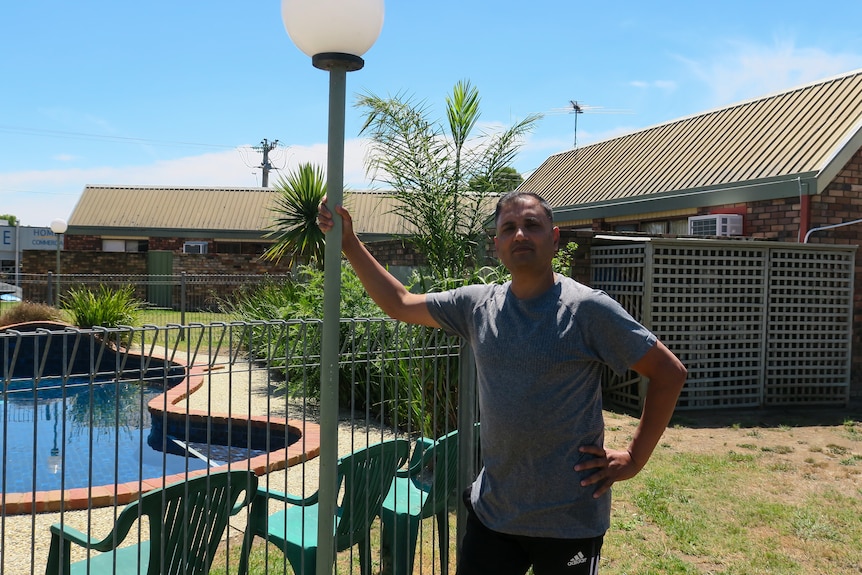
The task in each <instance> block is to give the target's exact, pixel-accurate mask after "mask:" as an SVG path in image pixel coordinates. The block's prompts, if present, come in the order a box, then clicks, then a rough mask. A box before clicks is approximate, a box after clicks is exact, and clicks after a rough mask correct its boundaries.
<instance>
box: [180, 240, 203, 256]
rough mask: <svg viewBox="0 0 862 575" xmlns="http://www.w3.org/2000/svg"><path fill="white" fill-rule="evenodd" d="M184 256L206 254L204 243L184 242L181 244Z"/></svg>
mask: <svg viewBox="0 0 862 575" xmlns="http://www.w3.org/2000/svg"><path fill="white" fill-rule="evenodd" d="M183 253H184V254H205V253H207V243H206V242H185V243H184V244H183Z"/></svg>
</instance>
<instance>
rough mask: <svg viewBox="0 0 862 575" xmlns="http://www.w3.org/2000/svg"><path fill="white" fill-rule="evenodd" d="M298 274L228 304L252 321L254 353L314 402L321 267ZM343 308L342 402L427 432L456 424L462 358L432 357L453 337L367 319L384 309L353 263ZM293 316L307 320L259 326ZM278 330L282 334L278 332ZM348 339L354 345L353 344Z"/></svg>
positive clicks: (346, 272) (291, 389) (345, 273)
mask: <svg viewBox="0 0 862 575" xmlns="http://www.w3.org/2000/svg"><path fill="white" fill-rule="evenodd" d="M298 277H300V278H301V280H291V281H287V282H281V283H278V284H275V283H270V284H266V285H264V286H261V287H258V288H252V289H250V290H248V291H246V292H244V293H241V294H240V295H239V296H238V297H236V298H235V299H234V300H233V301H231V302H225V305H224V307H225V311H227V312H229V313H231V314H233V315H236V316H237V317H238V318H239V319H241V320H243V321H245V322H248V323H249V332H248V335H247V337H246V338H245V344H246V346H247V349H248V351H249V354H250V355H251V356H252V357H253V358H254V359H256V360H259V361H265V362H266V363H267V365H268V366H269V367H270V368H274V369H276V370H278V371H279V372H280V373H282V374H283V376H284V378H285V384H284V387H285V388H286V389H287V391H288V393H290V394H291V395H293V396H299V395H304V396H305V397H306V398H307V399H312V400H317V399H319V397H320V368H319V366H318V365H316V364H315V362H316V359H315V358H318V357H319V356H320V345H321V341H320V340H321V322H320V321H319V318H320V317H322V315H323V272H322V271H321V270H319V269H315V268H312V267H305V268H302V269H301V270H300V274H299V276H298ZM340 307H341V312H340V313H341V317H342V318H345V319H348V318H350V319H352V321H342V322H341V324H340V332H341V336H340V338H341V342H342V343H341V348H342V354H345V356H349V359H346V358H345V356H343V357H342V361H341V368H340V369H341V374H340V377H339V380H340V385H339V401H340V403H341V405H342V407H346V408H352V409H354V410H357V411H366V412H367V413H369V414H370V415H373V416H374V417H380V418H381V419H382V420H383V421H385V422H387V423H389V424H391V425H396V426H402V427H403V426H408V425H409V426H410V427H411V428H412V429H419V430H422V431H423V432H426V433H427V434H429V436H430V434H431V433H432V432H433V430H435V429H436V430H440V429H451V428H452V426H453V425H454V422H455V417H456V413H457V412H456V406H457V379H456V378H457V373H458V362H457V361H452V360H451V359H449V360H448V361H446V360H444V362H443V364H442V365H441V364H440V363H439V360H438V359H437V358H436V356H435V354H436V350H437V349H438V348H439V347H447V348H452V347H454V348H457V343H456V342H454V338H450V337H449V336H445V335H444V334H442V333H439V332H435V331H433V330H429V329H428V328H423V327H421V326H406V327H405V326H402V327H405V329H402V330H398V331H396V325H397V324H396V323H395V322H391V321H387V322H381V321H369V319H371V320H374V319H375V318H383V317H385V314H383V312H382V310H380V308H379V307H378V306H377V305H376V304H375V303H374V302H373V301H372V300H371V298H370V297H369V296H368V293H367V292H366V291H365V288H364V287H363V286H362V283H361V282H360V281H359V278H358V277H357V276H356V274H355V272H353V270H352V268H350V267H349V266H345V267H344V268H342V275H341V306H340ZM294 319H302V320H306V321H304V322H292V323H288V324H287V325H286V326H284V327H281V326H273V325H272V324H271V323H270V324H264V323H261V322H263V321H270V320H285V321H289V320H294ZM255 322H257V323H255ZM278 329H283V330H285V331H284V333H275V330H278ZM443 340H445V342H444V341H443ZM345 342H350V348H349V349H345V345H346V344H345ZM456 353H457V352H456ZM444 372H445V373H444ZM408 422H409V423H408Z"/></svg>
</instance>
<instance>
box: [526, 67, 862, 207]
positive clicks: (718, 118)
mask: <svg viewBox="0 0 862 575" xmlns="http://www.w3.org/2000/svg"><path fill="white" fill-rule="evenodd" d="M860 128H862V70H857V71H855V72H851V73H848V74H844V75H841V76H836V77H834V78H829V79H826V80H822V81H819V82H816V83H812V84H808V85H806V86H802V87H799V88H795V89H793V90H789V91H786V92H781V93H778V94H774V95H771V96H766V97H763V98H758V99H755V100H749V101H746V102H742V103H739V104H735V105H732V106H728V107H725V108H721V109H718V110H713V111H710V112H705V113H703V114H698V115H695V116H690V117H686V118H682V119H679V120H675V121H672V122H668V123H665V124H661V125H658V126H654V127H651V128H647V129H644V130H641V131H638V132H634V133H632V134H628V135H625V136H620V137H617V138H613V139H610V140H605V141H602V142H598V143H595V144H592V145H589V146H584V147H582V148H578V149H575V150H571V151H568V152H563V153H560V154H556V155H554V156H551V157H550V158H548V159H547V160H546V161H545V162H544V163H543V164H542V165H541V166H540V167H539V168H538V169H537V170H536V171H535V172H533V173H532V174H531V175H530V176H529V177H528V178H527V179H526V180H525V181H524V183H523V184H521V186H520V189H521V190H525V191H533V192H537V193H539V194H542V195H543V196H544V197H545V198H546V199H547V200H548V201H549V202H550V203H551V205H552V206H554V207H555V208H566V207H571V206H582V205H585V204H586V205H595V206H599V205H602V204H608V203H615V202H616V203H618V204H619V203H624V201H625V200H628V199H634V198H638V199H640V200H644V199H647V198H644V196H650V195H664V196H666V197H669V193H672V192H680V191H696V190H697V191H703V190H710V189H721V188H728V187H733V186H737V185H739V184H741V183H751V182H766V183H768V182H777V181H779V180H788V179H790V178H793V177H798V178H803V177H804V178H806V179H810V180H811V184H812V185H813V186H814V187H815V188H816V189H809V190H808V193H819V192H820V191H822V190H823V189H824V187H825V186H826V185H828V183H829V182H830V181H831V180H832V179H833V178H834V177H835V175H836V174H837V172H838V171H839V170H840V169H841V168H842V167H843V166H844V165H845V164H846V162H847V161H849V159H850V157H851V156H852V154H853V153H854V152H855V151H856V150H858V149H859V147H860V145H862V134H860ZM674 197H675V198H677V200H678V199H679V198H680V197H682V195H680V194H677V195H676V196H674ZM702 200H703V198H702V199H701V201H702ZM716 203H718V202H716ZM682 205H683V204H682V203H680V202H679V201H677V202H676V205H675V204H674V202H673V201H667V202H666V203H665V205H664V206H662V207H661V208H660V209H674V208H676V207H681V206H682ZM706 205H708V204H706ZM627 211H629V212H631V213H637V212H640V213H644V212H646V211H652V210H645V209H644V206H643V205H639V206H637V207H635V206H634V205H633V204H632V207H631V209H630V210H627Z"/></svg>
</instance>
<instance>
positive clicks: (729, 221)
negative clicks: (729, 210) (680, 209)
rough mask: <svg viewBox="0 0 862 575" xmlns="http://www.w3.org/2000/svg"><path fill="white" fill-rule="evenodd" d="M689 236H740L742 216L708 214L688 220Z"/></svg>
mask: <svg viewBox="0 0 862 575" xmlns="http://www.w3.org/2000/svg"><path fill="white" fill-rule="evenodd" d="M688 234H689V235H690V236H741V235H742V216H741V215H739V214H709V215H707V216H692V217H690V218H688Z"/></svg>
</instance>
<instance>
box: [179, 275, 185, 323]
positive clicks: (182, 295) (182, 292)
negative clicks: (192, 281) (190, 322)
mask: <svg viewBox="0 0 862 575" xmlns="http://www.w3.org/2000/svg"><path fill="white" fill-rule="evenodd" d="M180 323H181V324H182V325H186V272H180Z"/></svg>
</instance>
